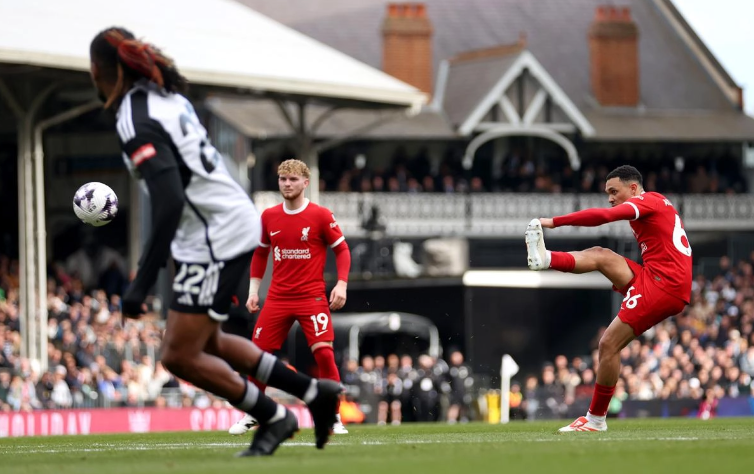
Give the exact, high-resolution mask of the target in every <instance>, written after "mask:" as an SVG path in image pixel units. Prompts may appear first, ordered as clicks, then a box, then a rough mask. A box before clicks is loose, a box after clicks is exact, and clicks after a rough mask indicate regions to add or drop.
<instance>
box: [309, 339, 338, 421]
mask: <svg viewBox="0 0 754 474" xmlns="http://www.w3.org/2000/svg"><path fill="white" fill-rule="evenodd" d="M314 360H315V361H316V362H317V369H319V377H320V378H322V379H328V380H334V381H336V382H340V372H339V371H338V364H336V363H335V351H334V350H333V348H332V347H331V346H321V347H319V348H317V349H316V350H315V351H314ZM337 410H338V412H339V411H340V400H338V407H337Z"/></svg>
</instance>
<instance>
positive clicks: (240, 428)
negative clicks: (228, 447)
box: [228, 414, 259, 436]
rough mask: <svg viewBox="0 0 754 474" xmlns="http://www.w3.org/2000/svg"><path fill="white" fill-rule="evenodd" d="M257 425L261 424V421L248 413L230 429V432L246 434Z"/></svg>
mask: <svg viewBox="0 0 754 474" xmlns="http://www.w3.org/2000/svg"><path fill="white" fill-rule="evenodd" d="M257 425H259V422H258V421H257V420H256V419H254V417H253V416H251V415H249V414H246V415H244V417H243V418H241V419H240V420H238V421H236V422H235V424H233V426H231V427H230V429H228V433H230V434H232V435H236V436H237V435H242V434H246V433H248V432H249V430H250V429H252V428H254V427H255V426H257Z"/></svg>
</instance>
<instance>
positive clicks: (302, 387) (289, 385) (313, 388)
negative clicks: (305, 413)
mask: <svg viewBox="0 0 754 474" xmlns="http://www.w3.org/2000/svg"><path fill="white" fill-rule="evenodd" d="M252 377H254V378H255V379H257V380H259V381H260V382H262V383H263V384H267V385H270V386H273V387H275V388H279V389H280V390H283V391H285V392H288V393H290V394H291V395H293V396H295V397H298V398H300V399H301V400H303V401H305V402H306V403H310V402H311V401H312V400H314V397H316V396H317V381H316V380H315V379H313V378H311V377H308V376H306V375H303V374H300V373H298V372H296V371H294V370H291V369H290V368H288V367H287V366H286V365H285V364H283V363H282V362H280V361H279V360H278V358H277V357H275V356H274V355H272V354H270V353H267V352H265V353H263V354H262V358H261V359H259V365H257V368H256V373H255V374H253V375H252Z"/></svg>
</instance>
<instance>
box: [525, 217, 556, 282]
mask: <svg viewBox="0 0 754 474" xmlns="http://www.w3.org/2000/svg"><path fill="white" fill-rule="evenodd" d="M524 235H525V236H526V253H527V260H528V263H529V269H530V270H535V271H540V270H546V269H548V268H550V262H549V261H548V260H549V259H548V258H547V257H548V255H547V249H546V248H545V236H544V233H543V232H542V224H540V222H539V219H532V220H531V222H529V225H528V226H527V227H526V233H525V234H524Z"/></svg>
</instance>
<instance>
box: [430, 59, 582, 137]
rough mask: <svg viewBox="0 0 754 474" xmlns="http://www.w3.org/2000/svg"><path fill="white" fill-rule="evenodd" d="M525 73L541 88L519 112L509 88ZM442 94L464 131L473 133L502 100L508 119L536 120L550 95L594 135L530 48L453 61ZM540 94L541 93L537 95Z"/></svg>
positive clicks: (555, 102)
mask: <svg viewBox="0 0 754 474" xmlns="http://www.w3.org/2000/svg"><path fill="white" fill-rule="evenodd" d="M524 74H528V75H530V76H532V78H533V79H534V80H535V82H536V83H537V86H536V87H538V89H539V90H538V92H537V94H535V95H534V97H532V99H531V101H529V102H528V106H529V107H527V109H526V111H525V112H524V111H523V110H522V111H521V112H518V111H517V110H513V107H512V106H511V105H510V102H509V101H508V99H507V95H506V92H507V91H508V90H509V88H510V87H511V85H512V84H513V83H514V81H516V80H517V79H519V78H521V77H522V75H524ZM440 82H445V81H444V80H441V81H440ZM539 91H542V92H541V93H540V92H539ZM441 94H442V95H443V97H445V101H444V104H443V105H444V107H443V108H444V110H446V111H447V112H448V115H449V117H450V118H451V120H456V122H454V123H456V124H457V125H458V126H459V128H458V131H459V133H461V134H462V135H468V134H470V133H471V132H472V131H473V130H474V127H476V125H477V124H479V122H480V121H481V120H482V119H483V117H484V116H485V115H487V114H488V113H489V112H490V110H491V109H492V108H494V107H497V106H498V104H500V106H501V108H502V109H503V115H505V116H506V117H507V119H508V122H510V123H512V124H519V123H521V122H529V123H533V122H534V120H535V119H536V116H537V115H539V109H541V107H542V105H543V103H542V101H544V100H547V98H548V97H549V98H550V100H552V102H553V103H554V104H555V105H556V106H557V107H559V108H560V109H561V110H562V111H563V112H564V114H565V116H566V118H567V119H568V120H569V121H571V122H573V123H574V124H575V125H576V127H577V128H578V129H579V131H580V132H581V133H582V134H583V135H584V136H586V137H590V136H592V135H594V128H593V127H592V125H591V124H590V123H589V121H588V120H587V119H586V117H584V115H583V114H582V113H581V112H580V111H579V109H578V108H577V107H576V106H575V105H574V104H573V102H572V101H571V99H570V98H569V97H568V96H567V95H566V94H565V93H564V92H563V90H562V89H561V88H560V87H559V86H558V84H557V83H556V82H555V81H554V80H553V79H552V77H551V76H550V75H549V74H548V73H547V71H546V70H545V69H544V68H543V67H542V65H541V64H539V61H537V59H536V58H535V57H534V56H533V55H532V54H531V53H530V52H529V51H526V50H524V51H521V52H520V53H517V54H513V55H509V54H508V55H505V54H504V55H502V56H499V55H488V56H481V57H472V58H471V59H469V60H456V61H451V62H450V66H449V68H448V79H447V86H446V87H445V90H444V91H443V92H442V93H441ZM537 95H540V96H541V97H540V98H537ZM535 101H536V102H539V103H535ZM506 105H507V107H506ZM530 110H531V112H530ZM459 119H460V120H459Z"/></svg>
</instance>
